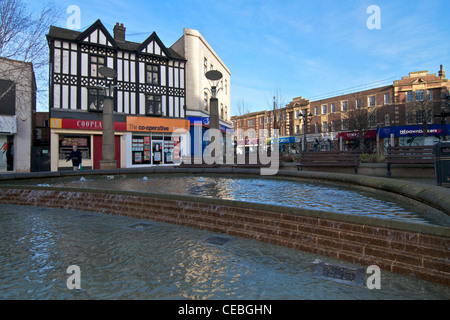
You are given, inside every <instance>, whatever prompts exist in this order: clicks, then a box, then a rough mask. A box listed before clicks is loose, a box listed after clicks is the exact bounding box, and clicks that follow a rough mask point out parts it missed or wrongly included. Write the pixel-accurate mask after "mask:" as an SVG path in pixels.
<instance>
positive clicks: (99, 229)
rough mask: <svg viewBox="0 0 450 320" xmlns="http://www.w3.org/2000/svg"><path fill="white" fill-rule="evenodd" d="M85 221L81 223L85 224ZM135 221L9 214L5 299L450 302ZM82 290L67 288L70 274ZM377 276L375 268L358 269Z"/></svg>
mask: <svg viewBox="0 0 450 320" xmlns="http://www.w3.org/2000/svg"><path fill="white" fill-rule="evenodd" d="M82 216H83V218H80V217H82ZM142 222H148V221H144V220H140V219H134V218H130V217H123V216H114V215H106V214H99V213H90V215H89V216H88V215H86V214H85V213H83V212H79V211H72V210H63V209H40V208H36V207H31V206H30V207H26V206H14V205H2V206H0V266H1V271H2V272H1V273H0V299H217V300H226V299H249V300H252V299H264V300H278V299H449V298H450V288H448V287H446V286H442V285H437V284H434V283H429V282H426V281H422V280H418V279H414V278H408V277H404V276H401V275H396V274H391V273H389V272H387V271H386V272H385V271H383V272H382V290H369V289H367V288H366V287H356V286H351V285H344V284H338V283H335V282H332V281H327V280H323V279H320V278H317V277H315V275H314V272H315V270H316V265H315V264H314V263H313V262H314V261H315V260H317V259H318V258H320V259H321V260H325V261H326V262H329V263H336V264H343V262H337V261H334V260H333V259H329V258H326V257H321V256H318V255H313V254H309V253H305V252H301V251H296V250H292V249H289V248H285V247H280V246H275V245H269V244H265V243H261V242H256V241H252V240H250V239H244V238H238V237H232V236H228V235H221V236H222V237H227V238H230V239H231V241H228V242H227V243H226V244H225V245H223V246H214V245H210V244H205V243H204V239H206V238H209V237H211V236H214V235H215V234H214V233H211V232H209V231H205V230H197V229H192V228H187V227H182V226H177V225H170V224H165V223H160V222H156V221H151V226H150V227H148V228H130V227H129V226H130V225H136V224H138V223H142ZM70 265H77V266H79V267H80V271H81V289H80V290H70V289H68V288H67V286H66V282H67V279H68V277H69V275H68V274H67V273H66V270H67V267H68V266H70ZM360 267H367V266H358V268H360Z"/></svg>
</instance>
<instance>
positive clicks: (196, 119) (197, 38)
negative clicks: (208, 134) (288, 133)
mask: <svg viewBox="0 0 450 320" xmlns="http://www.w3.org/2000/svg"><path fill="white" fill-rule="evenodd" d="M171 49H172V50H173V51H175V52H176V53H178V54H179V55H180V56H182V57H184V58H185V59H186V60H187V63H186V116H187V117H188V120H189V121H190V127H191V129H190V132H191V137H193V136H194V131H195V130H197V134H198V133H201V132H202V130H205V129H207V128H208V127H209V113H210V109H209V99H210V98H211V93H210V91H209V90H208V89H210V88H211V83H210V82H209V80H208V79H207V78H206V76H205V74H206V72H207V71H210V70H217V71H220V72H221V73H222V79H221V80H220V81H219V82H218V83H217V88H218V89H220V90H219V91H218V93H217V96H216V98H217V99H218V100H219V103H218V107H219V110H218V111H219V118H220V120H219V125H220V129H221V131H223V132H225V131H226V130H229V129H231V121H230V104H231V102H230V101H231V100H230V78H231V73H230V70H229V69H228V68H227V66H226V65H225V63H224V62H223V61H222V60H221V59H220V57H219V56H218V54H217V53H216V52H215V51H214V50H213V48H212V47H211V46H210V45H209V44H208V42H207V41H206V40H205V38H204V37H203V36H202V35H201V33H200V32H199V31H197V30H193V29H189V28H184V30H183V36H182V37H181V38H180V39H178V40H177V41H176V42H175V43H174V44H173V45H172V46H171ZM191 145H194V144H191ZM199 152H200V150H199V148H197V147H195V146H194V150H191V153H192V155H199Z"/></svg>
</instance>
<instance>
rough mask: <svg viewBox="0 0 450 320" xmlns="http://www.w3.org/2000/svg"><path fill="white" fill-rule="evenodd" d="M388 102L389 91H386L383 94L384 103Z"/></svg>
mask: <svg viewBox="0 0 450 320" xmlns="http://www.w3.org/2000/svg"><path fill="white" fill-rule="evenodd" d="M389 103H390V102H389V93H386V94H385V95H384V104H389Z"/></svg>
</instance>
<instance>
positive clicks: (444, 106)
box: [435, 94, 450, 141]
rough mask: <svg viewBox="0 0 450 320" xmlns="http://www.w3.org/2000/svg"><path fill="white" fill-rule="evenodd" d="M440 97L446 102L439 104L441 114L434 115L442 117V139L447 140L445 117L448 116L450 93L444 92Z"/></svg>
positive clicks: (449, 114)
mask: <svg viewBox="0 0 450 320" xmlns="http://www.w3.org/2000/svg"><path fill="white" fill-rule="evenodd" d="M442 98H443V99H444V100H446V102H445V103H443V104H442V105H441V114H438V115H435V117H437V118H442V120H441V121H442V122H441V123H442V141H447V133H446V126H447V124H446V118H447V117H449V116H450V95H448V94H446V95H444V96H443V97H442Z"/></svg>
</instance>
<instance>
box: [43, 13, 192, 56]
mask: <svg viewBox="0 0 450 320" xmlns="http://www.w3.org/2000/svg"><path fill="white" fill-rule="evenodd" d="M96 29H100V30H101V31H102V32H103V34H104V35H105V37H106V38H107V39H108V41H109V42H110V43H111V44H112V45H113V47H114V48H116V49H121V50H125V51H131V52H136V53H137V52H142V50H143V49H145V48H146V47H147V46H148V44H149V43H151V42H152V41H155V42H156V43H157V44H158V46H159V47H160V48H161V51H162V52H164V55H166V56H167V58H171V59H176V60H186V59H185V58H184V57H183V56H181V55H180V54H178V53H177V52H175V51H174V50H173V49H171V48H167V47H166V46H165V45H164V44H163V42H162V41H161V39H160V38H159V37H158V35H157V34H156V32H153V33H152V34H151V35H150V36H149V37H148V38H147V39H146V40H145V41H144V42H142V43H137V42H133V41H125V42H122V41H115V40H114V37H112V36H111V34H110V33H109V32H108V30H107V29H106V28H105V26H104V25H103V24H102V22H101V21H100V20H97V21H95V22H94V23H93V24H92V25H91V26H90V27H89V28H87V29H86V30H85V31H83V32H79V31H74V30H69V29H64V28H60V27H55V26H50V30H49V33H48V34H47V39H60V40H70V41H77V42H81V41H83V39H85V38H86V37H87V36H89V35H90V34H91V33H92V32H93V31H94V30H96Z"/></svg>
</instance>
